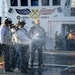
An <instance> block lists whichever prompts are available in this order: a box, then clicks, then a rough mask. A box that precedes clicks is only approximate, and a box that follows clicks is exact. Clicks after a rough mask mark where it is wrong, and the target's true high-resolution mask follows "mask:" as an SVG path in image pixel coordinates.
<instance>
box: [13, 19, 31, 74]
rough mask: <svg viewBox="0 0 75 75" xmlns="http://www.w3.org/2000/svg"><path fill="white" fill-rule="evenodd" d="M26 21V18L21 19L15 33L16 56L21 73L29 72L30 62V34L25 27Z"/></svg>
mask: <svg viewBox="0 0 75 75" xmlns="http://www.w3.org/2000/svg"><path fill="white" fill-rule="evenodd" d="M25 24H26V22H25V20H20V22H19V28H18V29H17V31H16V32H15V33H14V41H15V43H16V45H15V48H16V56H17V55H18V58H17V64H16V65H17V66H20V70H21V73H27V72H28V62H29V39H30V38H29V35H28V31H27V30H26V29H25V28H24V26H25Z"/></svg>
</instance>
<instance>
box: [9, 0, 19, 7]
mask: <svg viewBox="0 0 75 75" xmlns="http://www.w3.org/2000/svg"><path fill="white" fill-rule="evenodd" d="M10 3H11V6H17V5H18V3H17V0H10Z"/></svg>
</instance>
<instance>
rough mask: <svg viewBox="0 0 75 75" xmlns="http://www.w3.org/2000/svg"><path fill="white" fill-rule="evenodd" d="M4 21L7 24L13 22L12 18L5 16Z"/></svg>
mask: <svg viewBox="0 0 75 75" xmlns="http://www.w3.org/2000/svg"><path fill="white" fill-rule="evenodd" d="M3 22H4V23H5V24H7V23H9V24H11V23H12V20H11V18H5V19H4V21H3Z"/></svg>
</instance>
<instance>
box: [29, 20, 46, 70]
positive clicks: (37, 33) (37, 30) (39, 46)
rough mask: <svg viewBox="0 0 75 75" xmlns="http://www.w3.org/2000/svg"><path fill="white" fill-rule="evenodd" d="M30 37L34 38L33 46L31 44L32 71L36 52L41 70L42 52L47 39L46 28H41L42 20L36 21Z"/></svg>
mask: <svg viewBox="0 0 75 75" xmlns="http://www.w3.org/2000/svg"><path fill="white" fill-rule="evenodd" d="M29 35H30V37H31V38H32V44H31V69H32V70H33V63H34V59H35V51H36V50H37V51H38V61H39V63H38V66H39V69H40V68H41V66H42V51H43V46H44V44H45V37H46V32H45V30H44V28H42V27H41V26H40V20H39V19H36V20H35V25H34V26H32V27H31V28H30V30H29Z"/></svg>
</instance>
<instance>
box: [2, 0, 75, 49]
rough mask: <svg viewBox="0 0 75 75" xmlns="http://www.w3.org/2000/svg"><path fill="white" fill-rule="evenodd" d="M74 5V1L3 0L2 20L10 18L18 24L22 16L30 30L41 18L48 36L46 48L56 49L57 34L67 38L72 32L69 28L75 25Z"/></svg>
mask: <svg viewBox="0 0 75 75" xmlns="http://www.w3.org/2000/svg"><path fill="white" fill-rule="evenodd" d="M4 5H5V7H6V9H5V7H4ZM74 5H75V2H74V0H3V9H4V10H3V17H2V19H4V17H10V18H12V20H13V24H16V23H18V19H17V17H18V16H20V18H23V19H25V21H26V28H27V29H28V30H29V29H30V27H31V26H33V24H34V22H33V21H34V20H35V19H36V18H39V19H40V22H41V23H40V25H41V26H42V27H43V28H44V29H45V31H46V35H47V40H46V48H47V49H54V45H55V39H54V38H55V32H56V31H58V33H61V34H62V35H63V38H65V35H66V32H67V31H70V27H69V26H70V25H73V26H74V25H75V13H74V12H73V10H75V9H74Z"/></svg>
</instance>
